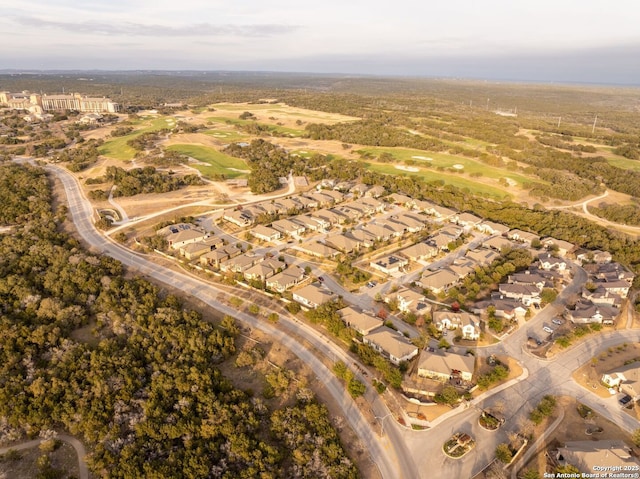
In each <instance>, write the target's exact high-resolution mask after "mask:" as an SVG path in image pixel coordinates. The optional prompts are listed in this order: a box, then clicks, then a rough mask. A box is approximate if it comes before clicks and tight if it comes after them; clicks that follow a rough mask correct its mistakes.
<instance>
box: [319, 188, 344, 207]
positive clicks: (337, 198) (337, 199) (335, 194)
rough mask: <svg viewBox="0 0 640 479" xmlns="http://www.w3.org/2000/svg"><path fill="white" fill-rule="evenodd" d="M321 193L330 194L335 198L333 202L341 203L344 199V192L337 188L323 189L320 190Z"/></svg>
mask: <svg viewBox="0 0 640 479" xmlns="http://www.w3.org/2000/svg"><path fill="white" fill-rule="evenodd" d="M320 193H321V194H323V195H325V196H328V197H329V198H331V199H332V200H333V203H334V204H335V203H340V202H341V201H344V194H342V193H340V192H339V191H336V190H322V191H321V192H320Z"/></svg>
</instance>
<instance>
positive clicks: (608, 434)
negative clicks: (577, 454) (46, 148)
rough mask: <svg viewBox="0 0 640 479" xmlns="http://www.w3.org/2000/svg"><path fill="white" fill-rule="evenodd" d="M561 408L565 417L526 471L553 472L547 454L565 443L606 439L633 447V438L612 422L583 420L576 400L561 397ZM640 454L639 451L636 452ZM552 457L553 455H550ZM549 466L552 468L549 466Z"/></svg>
mask: <svg viewBox="0 0 640 479" xmlns="http://www.w3.org/2000/svg"><path fill="white" fill-rule="evenodd" d="M558 405H559V407H562V408H563V409H564V413H565V417H564V419H563V420H562V422H561V423H560V425H559V426H558V427H557V428H556V430H555V431H554V432H553V433H552V435H551V437H550V438H549V440H548V441H547V444H546V446H545V447H544V448H543V449H541V452H540V453H539V454H538V455H537V456H536V457H534V458H533V459H532V460H531V461H529V462H528V463H527V464H526V465H525V469H536V470H538V471H539V472H541V473H542V472H545V471H547V472H553V470H552V469H551V468H549V469H547V467H548V465H547V461H548V459H547V457H546V456H545V454H546V453H550V452H551V451H553V450H555V449H557V448H558V447H559V446H562V445H563V444H564V443H566V442H569V441H587V440H593V441H597V440H604V439H618V440H620V439H621V440H623V441H624V442H625V443H626V444H627V445H628V446H633V443H632V442H631V438H630V437H629V435H628V434H626V433H625V432H624V431H622V430H621V429H620V428H619V427H618V426H616V425H615V424H613V423H612V422H609V421H607V420H606V419H603V418H601V417H598V416H595V417H592V418H588V419H583V418H582V417H580V415H579V414H578V410H577V407H578V405H579V403H578V401H576V399H575V398H570V397H561V398H559V399H558ZM596 428H601V429H602V432H599V433H591V434H590V435H589V434H587V429H596ZM536 429H537V428H536ZM541 432H542V431H537V430H536V433H535V436H536V437H537V436H539V433H541ZM635 452H636V454H638V450H636V451H635ZM550 455H551V454H550ZM549 466H551V465H550V464H549Z"/></svg>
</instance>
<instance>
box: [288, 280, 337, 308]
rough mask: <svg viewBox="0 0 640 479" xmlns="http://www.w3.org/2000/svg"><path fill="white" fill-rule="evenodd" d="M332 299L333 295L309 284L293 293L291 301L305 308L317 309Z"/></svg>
mask: <svg viewBox="0 0 640 479" xmlns="http://www.w3.org/2000/svg"><path fill="white" fill-rule="evenodd" d="M333 299H334V296H333V293H332V292H331V291H327V290H324V289H321V288H319V287H318V286H316V285H314V284H309V285H307V286H304V287H303V288H300V289H298V290H296V291H294V292H293V300H294V301H297V302H298V303H300V304H302V305H303V306H306V307H307V308H317V307H318V306H320V305H321V304H324V303H328V302H329V301H332V300H333Z"/></svg>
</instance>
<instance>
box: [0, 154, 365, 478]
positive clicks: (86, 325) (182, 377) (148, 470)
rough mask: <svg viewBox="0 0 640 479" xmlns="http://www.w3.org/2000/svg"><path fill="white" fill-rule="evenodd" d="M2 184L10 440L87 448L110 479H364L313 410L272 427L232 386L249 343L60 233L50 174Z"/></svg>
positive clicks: (2, 329)
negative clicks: (63, 436) (45, 438)
mask: <svg viewBox="0 0 640 479" xmlns="http://www.w3.org/2000/svg"><path fill="white" fill-rule="evenodd" d="M0 184H2V185H11V188H0V204H2V205H3V209H2V215H3V216H2V221H4V222H5V223H10V224H15V225H16V228H17V231H15V232H14V233H13V234H12V235H1V236H0V304H1V305H2V309H1V311H0V377H2V381H0V418H4V419H6V421H7V422H8V424H9V425H10V426H11V427H13V428H16V429H19V430H25V429H29V430H31V431H34V430H35V431H37V430H39V429H50V428H63V429H66V430H68V431H69V432H71V433H72V434H74V435H78V436H80V437H82V438H83V439H84V440H85V441H86V442H87V443H88V445H89V446H90V447H91V449H92V451H93V452H92V453H91V454H90V456H89V458H88V461H89V464H90V467H91V469H93V471H94V472H96V473H97V474H99V475H101V476H106V477H114V478H127V479H129V478H171V477H176V478H178V477H180V478H183V477H184V478H187V477H190V478H196V477H197V478H201V477H223V478H241V477H247V478H249V477H264V478H269V477H270V478H276V477H341V478H350V477H356V476H357V470H356V469H355V467H354V466H353V464H352V463H351V462H350V461H349V460H348V459H347V458H346V457H345V454H344V451H343V449H342V446H341V445H340V441H339V440H338V438H337V436H336V433H335V431H334V430H333V429H332V428H331V425H330V422H329V420H328V418H327V412H326V409H324V408H323V407H321V406H319V405H318V404H316V403H315V402H314V401H313V400H312V399H305V400H304V401H302V400H301V401H300V402H298V403H297V404H295V405H292V406H290V407H288V408H287V409H285V410H282V411H278V412H276V413H272V412H271V411H269V409H267V408H266V407H265V406H264V404H261V403H260V401H256V400H254V399H252V398H251V396H250V395H248V394H247V393H245V392H243V391H241V390H239V389H236V388H235V387H234V386H233V385H232V384H231V383H230V382H229V381H228V380H227V379H226V378H225V377H224V376H223V375H222V374H221V372H220V371H219V369H218V367H217V364H218V363H219V362H221V361H224V360H225V359H226V358H228V357H230V356H231V355H233V354H234V353H235V341H234V335H233V334H234V332H236V331H237V330H235V329H233V328H227V329H222V328H217V327H215V326H214V325H213V324H212V323H211V322H207V321H204V320H202V318H201V317H200V315H199V314H198V313H196V312H194V311H189V310H187V309H184V308H183V307H182V305H181V303H180V301H179V300H178V298H176V297H174V296H170V295H169V296H168V295H165V294H163V293H162V292H161V291H160V290H158V288H157V287H155V286H153V285H152V284H150V283H148V282H147V281H144V280H142V279H137V278H134V279H125V278H124V277H123V275H122V268H121V265H120V263H118V262H117V261H115V260H112V259H110V258H107V257H102V258H101V257H96V256H93V255H90V254H88V253H86V252H84V251H83V250H82V249H81V248H80V247H79V246H78V244H77V243H76V242H75V241H74V240H72V239H69V238H68V237H66V236H65V235H63V234H60V233H57V232H56V222H57V221H58V220H59V219H58V218H56V217H55V216H54V215H53V214H52V213H50V211H49V201H50V193H49V188H48V184H47V179H46V177H45V175H44V173H43V172H42V170H39V169H33V168H29V169H25V168H19V167H17V166H5V167H0ZM14 197H16V198H17V199H22V200H23V201H15V200H13V199H12V198H14ZM310 438H311V440H310Z"/></svg>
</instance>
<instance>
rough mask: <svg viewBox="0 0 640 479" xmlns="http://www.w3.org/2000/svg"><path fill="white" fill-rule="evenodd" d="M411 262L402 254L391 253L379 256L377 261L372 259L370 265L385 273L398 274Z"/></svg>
mask: <svg viewBox="0 0 640 479" xmlns="http://www.w3.org/2000/svg"><path fill="white" fill-rule="evenodd" d="M408 264H409V261H408V260H406V259H405V258H402V257H401V256H396V255H393V254H392V255H389V256H383V257H382V258H378V259H377V260H375V261H371V262H370V263H369V266H371V267H372V268H374V269H377V270H378V271H381V272H382V273H384V274H396V273H398V272H400V270H402V268H404V267H405V266H407V265H408Z"/></svg>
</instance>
